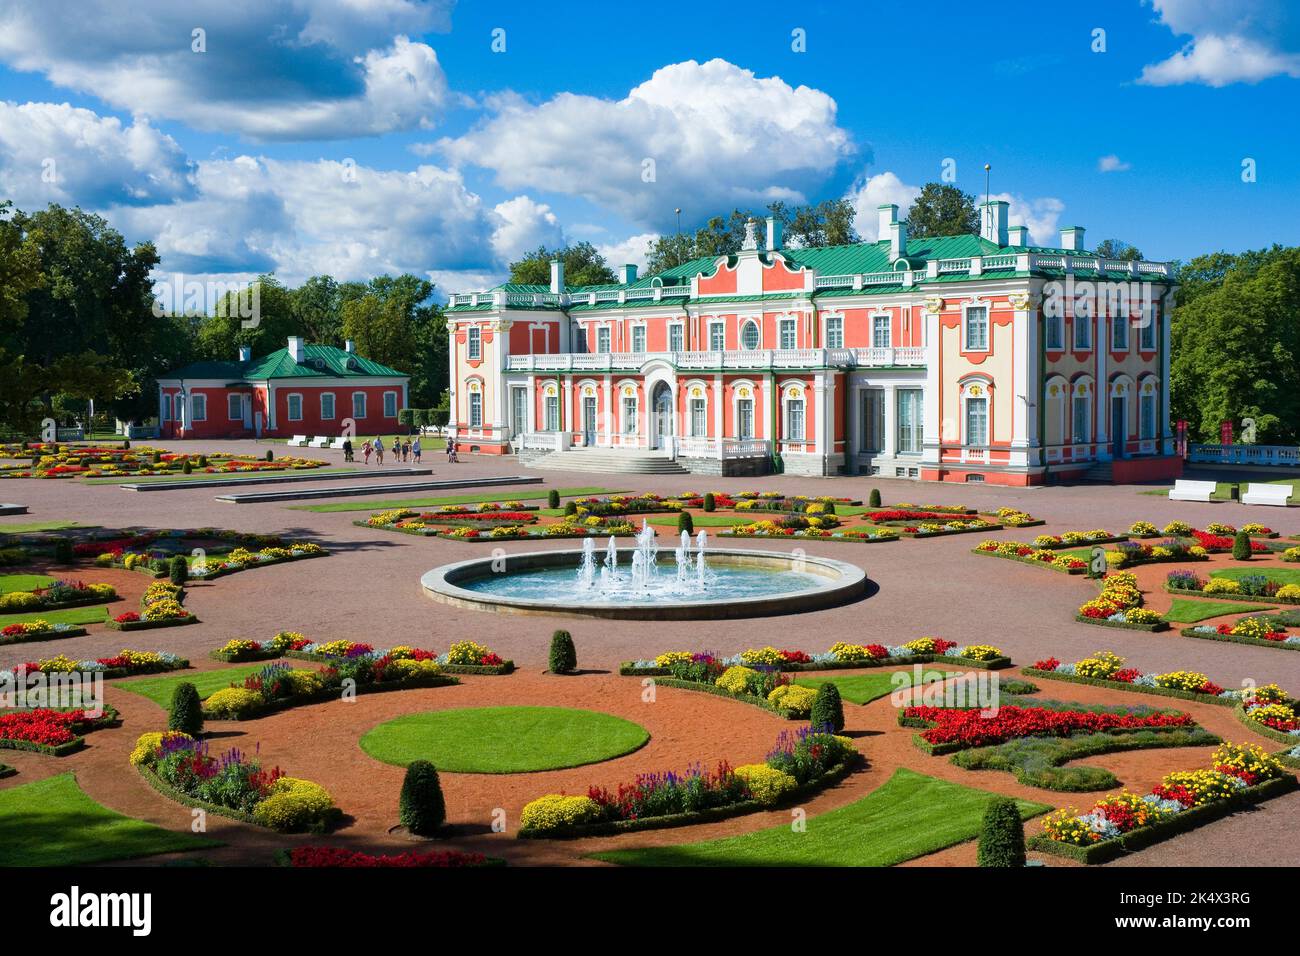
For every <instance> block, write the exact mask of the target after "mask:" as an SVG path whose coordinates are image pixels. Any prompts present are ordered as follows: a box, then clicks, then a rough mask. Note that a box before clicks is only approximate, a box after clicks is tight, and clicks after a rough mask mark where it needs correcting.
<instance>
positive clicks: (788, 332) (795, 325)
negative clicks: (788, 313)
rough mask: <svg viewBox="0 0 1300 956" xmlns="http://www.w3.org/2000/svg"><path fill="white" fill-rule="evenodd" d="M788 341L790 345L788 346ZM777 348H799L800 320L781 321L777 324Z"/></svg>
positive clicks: (788, 319)
mask: <svg viewBox="0 0 1300 956" xmlns="http://www.w3.org/2000/svg"><path fill="white" fill-rule="evenodd" d="M787 339H788V340H789V343H790V344H789V345H787V344H786V341H787ZM776 347H777V348H779V349H787V350H794V349H797V348H798V347H799V320H798V319H795V318H786V319H779V320H778V321H777V324H776Z"/></svg>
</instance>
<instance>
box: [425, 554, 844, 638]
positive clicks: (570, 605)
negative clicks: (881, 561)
mask: <svg viewBox="0 0 1300 956" xmlns="http://www.w3.org/2000/svg"><path fill="white" fill-rule="evenodd" d="M582 556H583V553H582V552H581V551H530V552H526V553H524V554H508V555H504V556H499V557H497V558H475V559H473V560H469V561H458V562H456V563H455V564H444V565H442V566H441V567H438V568H434V569H433V570H432V571H429V572H428V573H427V574H425V575H424V576H423V577H422V578H421V579H420V585H421V587H423V588H424V590H425V592H426V593H427V594H428V595H429V596H430V597H432V598H433V599H434V600H436V601H443V602H445V603H447V604H455V605H458V606H460V607H471V608H475V609H476V610H480V611H499V612H505V613H513V614H563V615H581V616H585V617H603V618H621V619H631V620H645V621H680V620H702V619H709V618H737V617H763V616H767V615H772V614H793V613H797V612H801V611H812V610H817V609H819V608H824V607H831V606H833V605H836V604H843V603H845V602H847V601H852V600H856V599H857V598H859V597H861V596H862V595H863V593H864V592H865V591H866V587H867V575H866V572H864V571H863V570H862V569H861V568H859V567H857V566H856V565H853V564H848V563H846V562H844V561H836V560H834V559H832V558H822V557H813V556H811V555H792V554H783V553H781V552H779V551H741V550H734V551H728V550H721V551H715V550H709V552H708V556H707V560H708V567H709V573H710V577H711V581H710V584H709V586H708V588H707V589H706V590H704V591H703V592H696V593H683V594H665V593H655V594H653V595H637V594H633V593H627V592H619V593H616V594H601V593H599V592H598V591H597V590H596V589H591V590H584V589H582V588H581V587H580V586H579V585H578V583H577V580H576V575H577V569H578V566H579V565H580V563H581V562H582ZM657 563H658V567H659V574H660V575H663V576H666V577H668V578H671V577H672V576H674V575H675V574H676V565H675V559H674V556H673V555H672V554H671V553H665V552H662V551H661V552H660V553H659V555H658V562H657ZM688 573H691V574H693V573H694V572H693V571H690V572H688Z"/></svg>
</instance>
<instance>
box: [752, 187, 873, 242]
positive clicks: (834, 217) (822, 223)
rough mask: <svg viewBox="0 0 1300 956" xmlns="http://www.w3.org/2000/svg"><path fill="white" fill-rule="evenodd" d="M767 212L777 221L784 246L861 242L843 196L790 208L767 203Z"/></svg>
mask: <svg viewBox="0 0 1300 956" xmlns="http://www.w3.org/2000/svg"><path fill="white" fill-rule="evenodd" d="M768 213H769V214H770V215H773V216H776V217H777V218H778V219H780V220H781V223H782V228H783V231H784V234H785V243H784V244H785V245H786V246H795V247H798V248H802V249H808V248H816V247H821V246H847V245H850V244H852V243H855V242H859V241H861V240H860V238H859V237H858V233H857V231H856V230H855V229H854V228H853V220H854V218H855V217H856V216H857V210H855V209H854V208H853V203H851V202H850V201H849V200H847V199H826V200H823V201H822V202H819V203H817V204H816V205H806V206H796V207H794V208H793V209H788V208H787V207H786V205H785V203H783V202H774V203H772V204H771V205H770V206H768Z"/></svg>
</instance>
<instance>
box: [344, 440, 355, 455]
mask: <svg viewBox="0 0 1300 956" xmlns="http://www.w3.org/2000/svg"><path fill="white" fill-rule="evenodd" d="M343 460H344V461H352V460H353V458H352V439H351V438H345V439H343Z"/></svg>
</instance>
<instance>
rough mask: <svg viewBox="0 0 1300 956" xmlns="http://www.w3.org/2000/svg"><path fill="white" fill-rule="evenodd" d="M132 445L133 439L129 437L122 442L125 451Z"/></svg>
mask: <svg viewBox="0 0 1300 956" xmlns="http://www.w3.org/2000/svg"><path fill="white" fill-rule="evenodd" d="M130 447H131V439H129V438H128V439H127V440H126V441H124V442H122V450H123V451H126V450H127V449H129V448H130Z"/></svg>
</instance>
